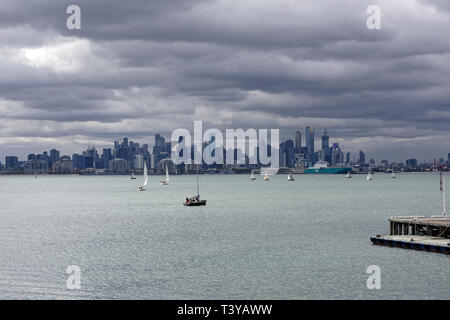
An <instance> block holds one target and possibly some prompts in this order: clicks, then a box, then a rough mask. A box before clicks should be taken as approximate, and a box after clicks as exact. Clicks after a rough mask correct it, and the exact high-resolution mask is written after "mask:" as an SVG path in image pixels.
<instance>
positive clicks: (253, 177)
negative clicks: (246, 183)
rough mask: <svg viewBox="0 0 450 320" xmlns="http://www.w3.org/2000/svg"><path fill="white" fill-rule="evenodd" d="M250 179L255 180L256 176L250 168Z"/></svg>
mask: <svg viewBox="0 0 450 320" xmlns="http://www.w3.org/2000/svg"><path fill="white" fill-rule="evenodd" d="M250 180H256V177H255V175H254V174H253V170H252V172H251V174H250Z"/></svg>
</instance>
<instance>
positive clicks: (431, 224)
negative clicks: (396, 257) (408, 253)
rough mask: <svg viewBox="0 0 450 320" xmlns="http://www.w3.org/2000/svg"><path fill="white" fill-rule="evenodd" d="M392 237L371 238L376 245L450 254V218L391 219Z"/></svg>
mask: <svg viewBox="0 0 450 320" xmlns="http://www.w3.org/2000/svg"><path fill="white" fill-rule="evenodd" d="M389 225H390V235H388V236H381V235H377V236H376V237H371V238H370V240H371V241H372V243H373V244H375V245H385V246H390V247H399V248H405V249H415V250H425V251H432V252H439V253H446V254H450V217H446V216H436V217H428V218H427V217H424V216H419V217H414V216H411V217H391V218H389Z"/></svg>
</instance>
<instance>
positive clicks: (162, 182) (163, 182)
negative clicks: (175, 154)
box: [160, 164, 170, 186]
mask: <svg viewBox="0 0 450 320" xmlns="http://www.w3.org/2000/svg"><path fill="white" fill-rule="evenodd" d="M169 182H170V179H169V169H168V168H167V164H166V178H165V179H164V180H161V181H160V184H161V185H162V186H168V185H169Z"/></svg>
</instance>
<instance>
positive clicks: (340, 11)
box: [0, 0, 450, 159]
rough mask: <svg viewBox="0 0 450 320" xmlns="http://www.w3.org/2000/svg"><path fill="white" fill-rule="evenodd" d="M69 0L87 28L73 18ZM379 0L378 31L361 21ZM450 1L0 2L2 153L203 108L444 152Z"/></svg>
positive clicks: (139, 131)
mask: <svg viewBox="0 0 450 320" xmlns="http://www.w3.org/2000/svg"><path fill="white" fill-rule="evenodd" d="M71 4H78V5H79V6H80V7H81V10H82V29H81V30H68V29H67V28H66V27H65V24H66V18H67V15H66V13H65V11H66V8H67V6H68V5H71ZM371 4H378V5H379V6H380V7H381V9H382V30H375V31H371V30H368V29H367V28H366V19H367V17H368V15H367V14H366V8H367V7H368V6H369V5H371ZM449 9H450V7H449V5H448V2H447V1H439V0H412V1H409V2H406V1H398V2H397V1H387V0H386V1H384V0H380V1H356V0H355V1H352V0H347V1H339V2H336V1H331V0H326V1H320V2H318V1H300V0H298V1H294V0H282V1H270V0H259V1H253V0H249V1H234V0H228V1H225V0H216V1H202V0H176V1H174V0H172V1H166V0H150V1H144V0H142V1H131V2H125V1H111V0H108V1H107V0H96V1H84V0H83V1H61V0H52V1H45V2H43V3H36V1H32V0H24V1H20V2H19V1H3V2H2V3H1V4H0V70H2V72H1V74H0V114H1V115H2V116H1V118H0V153H1V154H4V153H5V152H7V151H8V150H9V149H8V148H11V150H16V149H15V148H17V149H19V148H20V146H22V147H23V148H24V149H27V150H29V149H30V148H31V146H36V148H37V149H38V148H40V147H45V148H48V147H49V146H52V145H55V146H61V148H67V149H68V151H67V152H71V151H79V148H81V147H83V146H84V145H86V144H88V143H90V142H92V143H96V144H98V145H102V144H106V143H108V142H109V141H111V140H113V139H116V138H118V137H120V136H125V135H128V136H130V137H133V138H134V139H135V140H138V139H142V140H144V141H142V142H145V141H147V140H150V138H149V136H151V135H152V134H153V133H155V132H157V131H158V132H162V133H164V134H166V135H168V134H170V132H171V130H172V129H174V128H176V127H185V128H189V129H191V127H192V121H193V120H194V119H202V120H204V121H205V123H206V125H207V126H215V127H219V128H225V127H261V128H264V127H265V128H273V127H279V128H281V129H282V132H285V134H286V135H287V134H289V133H291V134H292V132H293V131H294V130H297V129H301V128H303V127H304V126H306V125H313V126H315V127H316V128H318V131H319V132H318V133H319V134H320V131H321V130H320V128H325V127H327V128H328V129H329V131H330V133H331V135H332V136H334V137H336V139H337V140H338V141H340V142H342V144H343V147H344V149H348V150H357V149H358V148H365V149H367V150H368V151H369V152H373V153H375V154H376V155H377V154H379V155H380V156H384V155H386V154H388V153H389V152H393V151H395V152H393V154H392V157H404V156H406V155H408V156H409V155H410V154H411V153H414V152H415V153H416V154H415V156H419V157H423V158H427V159H428V158H430V157H431V156H429V155H428V154H427V153H426V152H428V151H429V150H430V148H431V147H430V146H435V147H436V151H435V152H436V153H437V154H443V153H444V152H447V151H450V144H449V140H450V139H449V138H450V137H449V131H448V121H449V120H450V111H449V110H450V92H449V91H448V87H449V85H450V63H449V62H450V41H448V40H447V39H446V38H444V37H443V34H444V33H445V31H446V30H448V29H449V27H450V16H449ZM10 146H14V147H10ZM425 146H426V147H425ZM421 147H423V150H426V152H425V151H421V150H422V149H421ZM402 148H403V149H402ZM36 151H39V149H38V150H36ZM411 156H414V154H411ZM433 156H434V154H433ZM392 157H391V158H392Z"/></svg>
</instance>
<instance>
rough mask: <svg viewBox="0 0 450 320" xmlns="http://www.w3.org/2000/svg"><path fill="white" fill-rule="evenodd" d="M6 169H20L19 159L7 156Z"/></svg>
mask: <svg viewBox="0 0 450 320" xmlns="http://www.w3.org/2000/svg"><path fill="white" fill-rule="evenodd" d="M5 167H6V168H7V169H17V168H19V158H17V157H16V156H6V157H5Z"/></svg>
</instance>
